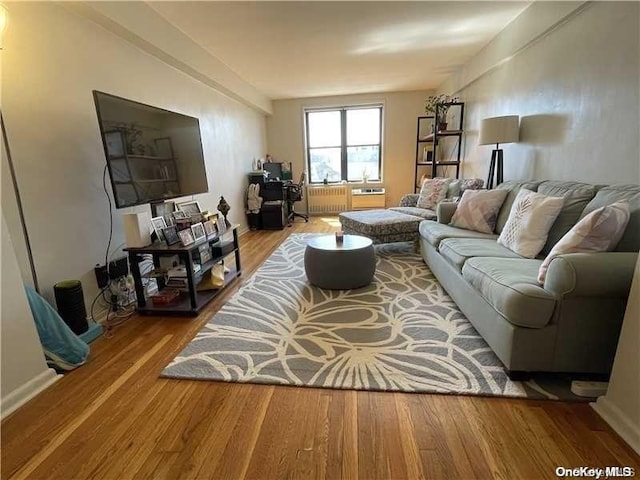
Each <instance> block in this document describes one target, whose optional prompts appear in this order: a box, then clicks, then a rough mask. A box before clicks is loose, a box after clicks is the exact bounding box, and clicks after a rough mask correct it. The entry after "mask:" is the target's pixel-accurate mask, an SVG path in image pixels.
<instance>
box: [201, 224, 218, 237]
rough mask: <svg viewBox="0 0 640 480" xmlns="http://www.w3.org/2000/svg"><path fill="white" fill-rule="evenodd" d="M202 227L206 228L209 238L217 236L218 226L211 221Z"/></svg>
mask: <svg viewBox="0 0 640 480" xmlns="http://www.w3.org/2000/svg"><path fill="white" fill-rule="evenodd" d="M202 225H203V226H204V232H205V233H206V234H207V236H208V237H209V236H211V235H216V234H217V233H218V230H217V229H216V224H215V223H214V222H212V221H211V220H207V221H206V222H204V223H203V224H202Z"/></svg>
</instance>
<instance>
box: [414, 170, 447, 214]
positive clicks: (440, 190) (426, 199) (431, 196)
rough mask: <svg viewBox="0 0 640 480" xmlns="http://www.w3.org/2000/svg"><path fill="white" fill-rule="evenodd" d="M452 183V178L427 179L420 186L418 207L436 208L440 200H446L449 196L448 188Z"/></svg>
mask: <svg viewBox="0 0 640 480" xmlns="http://www.w3.org/2000/svg"><path fill="white" fill-rule="evenodd" d="M450 183H451V179H450V178H440V177H438V178H430V179H429V180H425V182H424V183H423V184H422V187H421V188H420V196H419V197H418V203H417V205H416V206H417V207H420V208H427V209H429V210H431V209H433V208H436V205H438V202H441V201H442V200H444V199H445V198H446V196H447V188H448V187H449V184H450Z"/></svg>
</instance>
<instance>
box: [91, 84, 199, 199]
mask: <svg viewBox="0 0 640 480" xmlns="http://www.w3.org/2000/svg"><path fill="white" fill-rule="evenodd" d="M93 98H94V101H95V104H96V112H97V114H98V123H99V125H100V133H101V135H102V144H103V146H104V153H105V156H106V158H107V166H108V168H109V176H110V177H111V186H112V188H113V194H114V197H115V201H116V206H117V207H118V208H124V207H130V206H132V205H140V204H143V203H151V202H161V201H163V200H167V199H170V198H175V197H182V196H185V195H194V194H196V193H205V192H207V191H208V186H207V185H208V184H207V172H206V168H205V163H204V155H203V153H202V138H201V136H200V122H199V121H198V119H197V118H194V117H189V116H188V115H182V114H180V113H175V112H170V111H168V110H163V109H161V108H157V107H152V106H149V105H144V104H142V103H138V102H134V101H132V100H127V99H124V98H120V97H116V96H115V95H110V94H107V93H103V92H98V91H95V90H94V92H93Z"/></svg>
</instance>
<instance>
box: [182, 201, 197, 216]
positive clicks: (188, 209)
mask: <svg viewBox="0 0 640 480" xmlns="http://www.w3.org/2000/svg"><path fill="white" fill-rule="evenodd" d="M178 210H180V211H182V212H184V214H185V215H186V216H187V217H190V216H191V215H198V214H200V213H201V212H202V209H201V208H200V203H199V202H198V201H197V200H194V201H192V202H184V203H179V204H178Z"/></svg>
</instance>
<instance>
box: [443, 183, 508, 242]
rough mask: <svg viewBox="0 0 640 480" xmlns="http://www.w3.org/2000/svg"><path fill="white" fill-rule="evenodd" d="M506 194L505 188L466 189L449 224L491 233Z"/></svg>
mask: <svg viewBox="0 0 640 480" xmlns="http://www.w3.org/2000/svg"><path fill="white" fill-rule="evenodd" d="M506 196H507V191H506V190H466V191H465V192H464V193H463V194H462V198H461V199H460V202H459V203H458V208H456V211H455V213H454V214H453V217H452V218H451V222H449V224H450V225H451V226H453V227H458V228H466V229H467V230H473V231H474V232H481V233H493V229H494V228H495V226H496V219H497V218H498V212H499V211H500V207H501V206H502V203H503V202H504V199H505V197H506Z"/></svg>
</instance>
